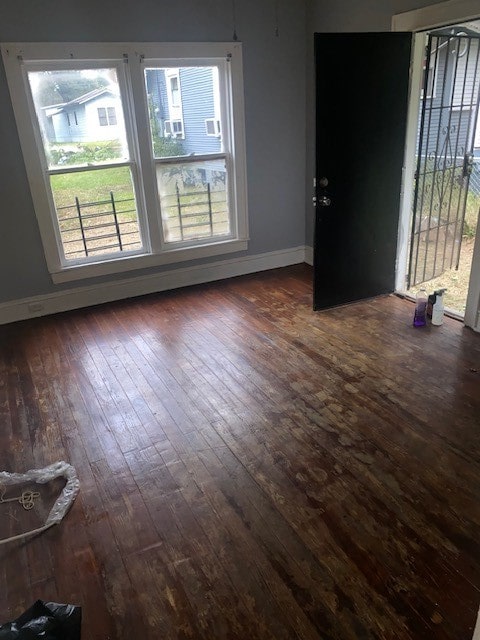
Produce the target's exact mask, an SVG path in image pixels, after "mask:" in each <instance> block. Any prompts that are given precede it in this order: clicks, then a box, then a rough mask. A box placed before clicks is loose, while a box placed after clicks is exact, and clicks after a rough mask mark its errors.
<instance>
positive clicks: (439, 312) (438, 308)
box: [432, 289, 446, 326]
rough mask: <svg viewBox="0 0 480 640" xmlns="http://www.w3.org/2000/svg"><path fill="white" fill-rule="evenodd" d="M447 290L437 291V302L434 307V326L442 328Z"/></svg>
mask: <svg viewBox="0 0 480 640" xmlns="http://www.w3.org/2000/svg"><path fill="white" fill-rule="evenodd" d="M445 291H446V289H438V290H437V291H435V302H434V303H433V307H432V324H434V325H435V326H440V325H441V324H443V313H444V309H445V307H444V305H443V294H444V293H445Z"/></svg>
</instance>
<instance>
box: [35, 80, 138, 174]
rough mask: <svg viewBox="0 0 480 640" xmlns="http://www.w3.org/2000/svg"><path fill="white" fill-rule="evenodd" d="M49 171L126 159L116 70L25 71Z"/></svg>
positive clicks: (125, 144) (123, 126)
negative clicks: (57, 168)
mask: <svg viewBox="0 0 480 640" xmlns="http://www.w3.org/2000/svg"><path fill="white" fill-rule="evenodd" d="M28 79H29V82H30V87H31V89H32V95H33V102H34V104H35V111H36V114H37V118H38V123H39V125H40V131H41V134H42V140H43V146H44V149H45V155H46V157H47V161H48V166H49V168H50V169H52V168H54V167H62V166H81V165H87V164H90V165H92V164H93V165H97V164H102V163H105V162H114V161H115V160H128V159H129V155H128V147H127V141H126V134H125V122H124V118H123V109H122V101H121V97H120V86H119V83H118V78H117V71H116V69H68V70H62V71H30V72H29V73H28Z"/></svg>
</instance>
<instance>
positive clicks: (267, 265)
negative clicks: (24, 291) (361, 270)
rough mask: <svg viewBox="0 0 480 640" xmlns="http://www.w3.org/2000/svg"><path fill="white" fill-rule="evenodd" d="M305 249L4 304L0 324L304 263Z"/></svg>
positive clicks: (278, 252) (0, 306)
mask: <svg viewBox="0 0 480 640" xmlns="http://www.w3.org/2000/svg"><path fill="white" fill-rule="evenodd" d="M308 249H310V248H309V247H305V246H301V247H293V248H291V249H283V250H280V251H271V252H270V253H262V254H258V255H256V256H243V257H240V258H231V259H227V260H222V261H220V262H211V263H207V264H199V265H194V266H191V267H184V268H181V269H173V270H171V271H165V272H163V273H154V274H151V275H148V276H137V277H133V278H126V279H122V280H114V281H110V282H103V283H100V284H93V285H90V286H86V287H77V288H72V289H66V290H64V291H59V292H57V293H50V294H46V295H40V296H34V297H31V298H23V299H21V300H12V301H9V302H3V303H0V324H7V323H9V322H16V321H18V320H26V319H27V318H35V317H39V316H45V315H49V314H51V313H59V312H61V311H70V310H71V309H79V308H81V307H89V306H92V305H95V304H102V303H104V302H112V301H113V300H122V299H124V298H132V297H134V296H141V295H145V294H148V293H157V292H159V291H167V290H169V289H178V288H180V287H188V286H190V285H194V284H202V283H204V282H213V281H214V280H224V279H225V278H233V277H235V276H241V275H246V274H249V273H256V272H258V271H266V270H268V269H277V268H278V267H287V266H289V265H292V264H300V263H302V262H306V261H307V259H306V257H307V256H306V254H307V251H308ZM309 264H310V263H309Z"/></svg>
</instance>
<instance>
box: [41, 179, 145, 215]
mask: <svg viewBox="0 0 480 640" xmlns="http://www.w3.org/2000/svg"><path fill="white" fill-rule="evenodd" d="M50 181H51V186H52V192H53V197H54V199H55V204H56V206H57V208H58V207H67V206H73V207H74V206H75V196H76V197H77V198H78V199H79V201H80V204H82V203H86V202H98V201H99V200H109V199H110V191H112V192H113V195H114V198H115V200H126V199H129V198H133V186H132V180H131V177H130V169H129V168H128V167H117V168H114V169H98V170H94V171H88V169H87V170H85V171H81V172H78V173H65V174H57V175H53V176H51V178H50ZM126 204H129V206H128V207H127V208H129V209H130V208H132V206H131V205H132V204H133V203H126ZM122 208H123V207H122ZM132 215H133V214H132ZM134 217H136V215H134Z"/></svg>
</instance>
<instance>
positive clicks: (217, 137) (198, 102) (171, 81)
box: [145, 67, 221, 155]
mask: <svg viewBox="0 0 480 640" xmlns="http://www.w3.org/2000/svg"><path fill="white" fill-rule="evenodd" d="M145 76H146V83H147V93H148V96H149V100H150V108H151V109H153V113H154V117H155V118H156V120H157V127H158V131H159V135H160V136H161V137H167V138H168V137H172V138H177V139H179V140H182V146H183V149H184V152H185V155H190V154H193V153H194V154H202V153H215V152H216V151H221V130H220V96H219V88H218V77H216V76H217V74H216V69H215V68H212V67H186V68H171V69H147V70H146V73H145Z"/></svg>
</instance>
